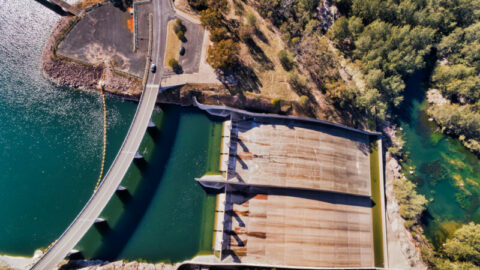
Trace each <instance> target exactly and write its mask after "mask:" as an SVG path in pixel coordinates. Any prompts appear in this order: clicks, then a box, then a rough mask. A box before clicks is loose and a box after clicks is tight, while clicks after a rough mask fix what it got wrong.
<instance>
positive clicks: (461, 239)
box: [444, 222, 480, 266]
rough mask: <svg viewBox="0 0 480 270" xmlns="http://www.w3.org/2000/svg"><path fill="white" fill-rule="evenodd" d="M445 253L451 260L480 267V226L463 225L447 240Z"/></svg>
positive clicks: (472, 224)
mask: <svg viewBox="0 0 480 270" xmlns="http://www.w3.org/2000/svg"><path fill="white" fill-rule="evenodd" d="M444 251H445V254H446V255H447V256H448V257H449V258H450V259H451V260H454V261H463V262H470V263H474V264H476V265H477V266H480V224H475V223H473V222H471V223H469V224H467V225H463V226H462V227H461V228H460V229H458V230H457V231H456V232H455V234H454V235H453V237H452V238H451V239H448V240H447V242H446V243H445V246H444Z"/></svg>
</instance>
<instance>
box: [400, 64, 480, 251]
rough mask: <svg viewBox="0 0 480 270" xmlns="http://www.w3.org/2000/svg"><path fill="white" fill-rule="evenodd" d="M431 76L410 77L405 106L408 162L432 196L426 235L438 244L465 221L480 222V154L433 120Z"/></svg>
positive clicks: (421, 188) (403, 122)
mask: <svg viewBox="0 0 480 270" xmlns="http://www.w3.org/2000/svg"><path fill="white" fill-rule="evenodd" d="M426 81H428V78H425V74H424V73H421V72H418V73H416V74H415V75H414V76H412V78H410V79H409V81H408V82H407V88H406V93H407V96H406V99H405V103H404V104H403V106H402V108H401V111H400V114H401V127H402V128H403V133H404V135H405V139H406V150H407V152H408V159H407V161H406V162H405V163H404V166H403V168H404V173H405V175H407V176H408V178H409V179H411V180H412V181H413V182H414V183H416V184H417V186H418V191H419V192H420V193H422V194H424V195H425V197H426V198H427V200H429V203H428V208H427V212H426V213H425V215H424V217H423V219H422V223H423V224H424V230H425V234H426V236H427V238H428V239H429V240H431V242H432V243H433V244H434V246H435V247H439V246H440V245H441V244H442V243H444V241H445V239H446V238H447V237H449V236H450V235H451V234H452V233H453V232H454V231H455V230H456V229H457V228H459V227H460V226H461V225H462V224H465V223H468V222H470V221H474V222H477V223H479V222H480V200H479V199H480V160H479V159H478V158H477V157H476V156H475V155H474V154H472V153H470V152H469V151H468V150H467V149H466V148H465V147H463V146H462V145H461V143H460V142H459V141H458V140H457V139H454V138H452V137H449V136H445V135H443V134H442V133H441V131H440V130H439V128H438V126H437V125H436V124H435V123H433V122H431V121H429V120H428V118H429V117H428V116H427V114H426V112H425V110H426V109H427V106H428V104H427V102H426V100H425V91H426V87H427V86H426ZM410 166H411V167H412V168H413V170H414V174H413V175H410V172H409V167H410Z"/></svg>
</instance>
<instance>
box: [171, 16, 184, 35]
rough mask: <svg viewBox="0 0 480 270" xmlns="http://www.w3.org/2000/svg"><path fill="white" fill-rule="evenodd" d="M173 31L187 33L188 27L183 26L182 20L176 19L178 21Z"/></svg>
mask: <svg viewBox="0 0 480 270" xmlns="http://www.w3.org/2000/svg"><path fill="white" fill-rule="evenodd" d="M173 31H174V32H175V33H178V32H180V31H183V32H186V31H187V27H185V25H184V24H183V22H182V20H180V19H176V20H175V25H174V26H173Z"/></svg>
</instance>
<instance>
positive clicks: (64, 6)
mask: <svg viewBox="0 0 480 270" xmlns="http://www.w3.org/2000/svg"><path fill="white" fill-rule="evenodd" d="M50 2H52V3H54V4H55V5H57V6H59V7H61V8H62V9H63V10H65V11H68V12H70V13H72V14H73V15H75V16H78V15H79V14H80V11H79V10H78V9H76V8H75V7H73V6H72V5H70V4H69V3H67V2H65V1H62V0H50Z"/></svg>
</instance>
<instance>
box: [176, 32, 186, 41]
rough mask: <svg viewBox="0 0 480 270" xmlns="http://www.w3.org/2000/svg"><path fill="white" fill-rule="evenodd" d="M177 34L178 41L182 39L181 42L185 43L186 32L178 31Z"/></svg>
mask: <svg viewBox="0 0 480 270" xmlns="http://www.w3.org/2000/svg"><path fill="white" fill-rule="evenodd" d="M176 34H177V37H178V39H180V40H181V41H185V32H183V31H178V32H177V33H176Z"/></svg>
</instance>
